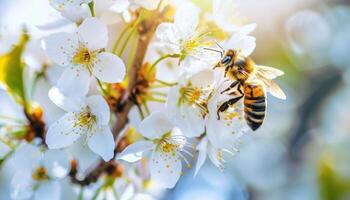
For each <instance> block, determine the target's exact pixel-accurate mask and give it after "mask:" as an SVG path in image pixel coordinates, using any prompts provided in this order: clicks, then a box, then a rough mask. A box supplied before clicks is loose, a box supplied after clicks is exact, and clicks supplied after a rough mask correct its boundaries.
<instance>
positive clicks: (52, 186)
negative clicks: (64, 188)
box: [34, 180, 61, 200]
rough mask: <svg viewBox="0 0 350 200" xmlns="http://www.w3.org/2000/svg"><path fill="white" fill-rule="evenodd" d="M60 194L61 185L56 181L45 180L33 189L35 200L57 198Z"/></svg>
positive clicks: (52, 199)
mask: <svg viewBox="0 0 350 200" xmlns="http://www.w3.org/2000/svg"><path fill="white" fill-rule="evenodd" d="M60 196H61V186H60V183H59V182H58V181H50V180H48V181H45V182H42V183H40V185H39V187H38V189H37V190H36V191H35V194H34V199H35V200H47V199H50V200H59V199H60Z"/></svg>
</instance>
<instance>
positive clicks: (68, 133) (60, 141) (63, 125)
mask: <svg viewBox="0 0 350 200" xmlns="http://www.w3.org/2000/svg"><path fill="white" fill-rule="evenodd" d="M75 121H76V115H75V114H74V113H73V112H68V113H67V114H65V115H64V116H63V117H61V118H60V119H59V120H57V121H56V122H54V123H53V124H51V126H50V127H49V129H48V131H47V134H46V144H47V146H48V147H49V148H50V149H59V148H64V147H67V146H70V145H72V144H73V143H74V142H75V141H76V140H77V139H78V138H79V137H80V136H81V135H82V134H84V133H85V131H86V130H83V129H80V128H79V127H75V124H74V123H75Z"/></svg>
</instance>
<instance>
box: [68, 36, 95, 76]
mask: <svg viewBox="0 0 350 200" xmlns="http://www.w3.org/2000/svg"><path fill="white" fill-rule="evenodd" d="M99 51H100V50H98V51H92V52H91V51H89V49H88V48H87V47H85V46H84V45H83V44H81V43H79V47H78V49H77V50H76V52H75V54H74V56H73V59H72V62H73V63H74V64H77V65H82V66H84V67H85V68H86V69H87V70H88V71H89V72H90V74H91V73H92V70H93V67H94V61H95V60H96V55H97V53H98V52H99Z"/></svg>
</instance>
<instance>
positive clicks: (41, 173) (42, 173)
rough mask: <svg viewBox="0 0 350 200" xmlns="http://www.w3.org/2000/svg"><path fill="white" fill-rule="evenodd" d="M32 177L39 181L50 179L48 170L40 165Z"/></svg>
mask: <svg viewBox="0 0 350 200" xmlns="http://www.w3.org/2000/svg"><path fill="white" fill-rule="evenodd" d="M32 178H33V179H34V180H37V181H43V180H47V179H49V176H48V174H47V170H46V168H45V167H38V168H37V169H36V170H35V171H34V172H33V174H32Z"/></svg>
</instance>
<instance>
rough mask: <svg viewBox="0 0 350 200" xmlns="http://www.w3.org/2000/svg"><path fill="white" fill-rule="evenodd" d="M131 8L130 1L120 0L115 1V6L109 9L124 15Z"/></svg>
mask: <svg viewBox="0 0 350 200" xmlns="http://www.w3.org/2000/svg"><path fill="white" fill-rule="evenodd" d="M129 6H130V2H129V0H119V1H115V2H114V4H113V5H112V6H111V7H110V8H109V9H110V10H112V11H114V12H117V13H122V12H124V11H127V10H128V7H129Z"/></svg>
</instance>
